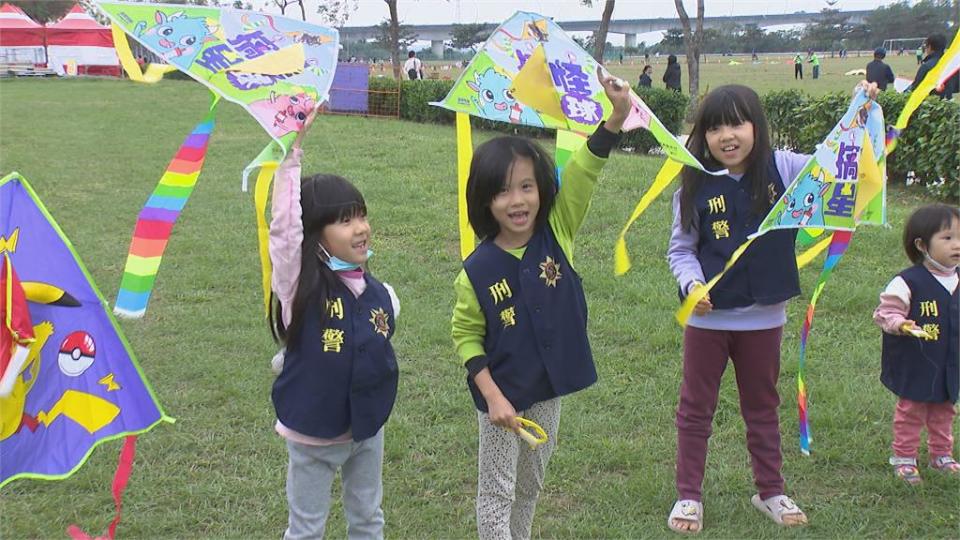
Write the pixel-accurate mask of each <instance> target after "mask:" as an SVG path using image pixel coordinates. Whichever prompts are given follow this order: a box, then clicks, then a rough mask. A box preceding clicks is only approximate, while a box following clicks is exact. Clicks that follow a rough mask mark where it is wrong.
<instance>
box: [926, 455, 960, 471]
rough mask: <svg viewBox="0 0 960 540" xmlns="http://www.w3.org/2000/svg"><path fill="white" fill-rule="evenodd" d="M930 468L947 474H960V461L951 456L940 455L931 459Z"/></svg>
mask: <svg viewBox="0 0 960 540" xmlns="http://www.w3.org/2000/svg"><path fill="white" fill-rule="evenodd" d="M930 468H931V469H934V470H937V471H940V472H943V473H947V474H954V475H958V474H960V463H957V462H956V460H954V459H953V458H952V457H950V456H939V457H937V458H934V459H931V460H930Z"/></svg>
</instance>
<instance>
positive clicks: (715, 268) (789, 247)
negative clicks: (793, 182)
mask: <svg viewBox="0 0 960 540" xmlns="http://www.w3.org/2000/svg"><path fill="white" fill-rule="evenodd" d="M767 185H768V190H769V193H770V201H771V203H772V202H775V201H776V200H778V199H779V198H780V196H782V195H783V192H784V188H783V181H782V180H781V178H780V173H779V171H777V164H776V161H775V160H774V158H773V156H772V155H771V157H770V164H769V166H768V167H767ZM749 189H750V186H748V185H746V184H745V183H744V182H738V181H736V180H734V179H733V178H730V177H729V176H720V177H710V178H709V179H708V180H707V181H706V182H704V183H703V185H702V186H701V187H700V191H699V192H698V193H697V195H696V197H695V199H694V202H695V204H696V210H697V219H698V223H699V226H700V240H699V244H698V245H697V249H698V254H697V259H698V260H699V261H700V267H701V268H702V269H703V277H704V278H706V280H707V281H710V279H711V278H713V276H715V275H717V274H719V273H720V271H721V270H723V266H724V265H725V264H726V263H727V261H728V260H729V259H730V256H731V255H733V252H734V251H736V249H737V248H738V247H740V245H741V244H743V243H744V242H746V241H747V236H749V235H750V234H753V233H755V232H757V227H758V226H759V225H760V222H761V221H763V218H764V217H765V216H764V215H759V216H758V215H756V214H755V213H754V212H753V203H752V202H751V200H750V191H749ZM796 239H797V231H796V229H784V230H773V231H770V232H768V233H766V234H764V235H763V236H761V237H759V238H757V239H756V240H754V242H753V244H751V245H750V247H749V248H747V251H746V252H744V254H743V255H742V256H741V257H740V260H739V261H737V264H735V265H733V267H732V268H730V270H728V271H727V273H726V274H725V275H724V276H723V278H722V279H721V280H720V281H719V282H717V284H716V285H714V287H713V289H712V290H711V291H710V301H711V303H713V307H714V308H716V309H730V308H736V307H744V306H749V305H752V304H764V305H768V304H776V303H778V302H783V301H784V300H787V299H789V298H793V297H794V296H797V295H798V294H800V275H799V272H798V271H797V264H796V255H795V254H794V245H795V243H796Z"/></svg>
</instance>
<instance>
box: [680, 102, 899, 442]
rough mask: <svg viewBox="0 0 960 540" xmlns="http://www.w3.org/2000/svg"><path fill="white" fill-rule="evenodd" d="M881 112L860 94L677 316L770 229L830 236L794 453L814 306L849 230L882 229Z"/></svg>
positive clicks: (805, 429) (805, 433) (805, 435)
mask: <svg viewBox="0 0 960 540" xmlns="http://www.w3.org/2000/svg"><path fill="white" fill-rule="evenodd" d="M883 126H884V122H883V110H882V109H881V108H880V106H879V105H878V104H877V103H876V102H875V101H873V100H871V99H869V98H868V97H867V94H866V92H865V91H864V90H862V89H860V90H858V91H857V94H856V95H855V96H854V98H853V100H852V101H851V103H850V106H849V108H848V109H847V112H846V113H845V114H844V115H843V117H842V118H841V119H840V121H839V122H838V123H837V125H836V126H835V127H834V128H833V130H832V131H831V132H830V134H829V135H827V138H826V139H825V140H824V141H823V142H822V143H821V144H820V145H818V146H817V151H816V152H815V153H814V155H813V156H811V157H810V159H809V160H808V161H807V163H806V165H805V166H804V168H803V169H802V170H801V172H800V173H799V174H798V175H797V177H796V178H795V179H794V180H793V182H792V183H791V184H790V186H789V187H788V188H787V190H786V191H785V192H784V194H783V196H781V197H780V199H779V200H778V201H777V202H776V203H775V204H774V206H773V208H771V209H770V212H769V213H768V214H767V216H766V217H765V218H764V220H763V221H762V222H761V223H760V226H759V227H758V229H757V232H756V233H754V234H753V235H751V236H750V237H749V239H748V240H747V241H746V242H744V243H743V244H742V245H741V246H740V247H738V248H737V250H736V251H735V252H734V253H733V255H732V256H731V257H730V260H729V261H727V264H726V265H725V267H724V269H723V271H721V272H720V273H719V274H717V275H716V276H714V277H713V278H712V279H711V280H710V282H709V283H707V284H706V286H704V287H699V288H696V289H694V290H692V291H691V292H690V294H689V295H687V297H686V299H684V302H683V305H682V306H681V307H680V310H679V311H678V312H677V322H679V323H680V324H681V325H685V324H686V322H687V319H688V318H689V317H690V314H691V313H692V312H693V308H694V306H696V304H697V302H699V301H700V300H701V299H702V298H703V297H704V296H706V295H707V293H709V291H710V289H711V288H712V287H713V286H714V285H716V283H717V282H719V281H720V279H722V278H723V276H724V274H725V273H726V272H727V270H729V269H730V268H731V267H732V266H733V265H734V264H736V262H737V260H738V259H739V258H740V256H741V255H743V253H744V252H745V251H746V250H747V249H748V248H749V247H750V245H751V244H752V243H753V241H754V240H755V239H756V238H758V237H760V236H762V235H763V234H765V233H767V232H769V231H771V230H775V229H799V230H811V229H812V230H814V231H817V232H819V231H834V232H833V234H832V236H830V237H829V238H827V239H826V240H824V241H822V242H821V243H822V244H829V251H828V255H827V259H826V261H825V262H824V266H823V270H822V271H821V273H820V277H819V278H818V279H817V285H816V287H815V289H814V293H813V295H812V297H811V299H810V303H809V304H808V306H807V312H806V317H805V318H804V323H803V329H802V330H801V335H800V363H799V369H798V373H797V385H798V398H797V403H798V408H799V412H800V449H801V451H802V452H803V453H804V454H809V453H810V442H811V438H810V423H809V420H808V418H807V389H806V383H805V379H804V366H805V363H806V349H807V338H808V336H809V333H810V328H811V327H812V325H813V315H814V311H815V310H816V305H817V300H818V299H819V298H820V293H821V292H822V291H823V287H824V285H825V284H826V282H827V279H829V277H830V274H831V273H832V272H833V269H834V268H835V267H836V265H837V263H838V262H839V261H840V258H841V257H842V256H843V253H844V252H845V251H846V249H847V247H848V246H849V244H850V239H851V237H852V235H853V232H854V230H855V229H856V227H857V226H858V225H861V224H872V225H882V224H884V223H886V178H887V175H886V151H885V141H884V128H883Z"/></svg>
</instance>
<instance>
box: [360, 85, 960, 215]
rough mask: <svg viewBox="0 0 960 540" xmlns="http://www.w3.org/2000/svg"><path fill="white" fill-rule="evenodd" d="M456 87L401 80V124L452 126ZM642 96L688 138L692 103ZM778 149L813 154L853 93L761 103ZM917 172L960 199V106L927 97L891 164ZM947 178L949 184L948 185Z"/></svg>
mask: <svg viewBox="0 0 960 540" xmlns="http://www.w3.org/2000/svg"><path fill="white" fill-rule="evenodd" d="M453 83H454V81H449V80H424V81H401V88H400V96H399V97H400V104H399V112H400V118H402V119H404V120H411V121H414V122H431V123H438V124H452V123H453V122H454V118H455V116H454V113H453V112H451V111H449V110H447V109H443V108H440V107H434V106H432V105H430V104H429V103H430V102H431V101H440V100H442V99H443V98H444V96H446V95H447V93H448V92H449V91H450V88H451V87H452V86H453ZM396 85H397V83H396V82H395V81H394V80H393V79H390V78H384V77H373V78H371V79H370V90H374V91H376V90H381V91H393V92H394V93H377V92H371V93H370V100H369V106H370V110H371V111H388V112H390V113H393V114H395V113H396V111H397V94H396V93H395V92H396V88H397V86H396ZM634 90H635V91H636V92H637V94H638V95H640V97H641V98H642V99H643V100H644V102H646V103H647V105H648V106H649V107H650V109H651V110H652V111H653V112H654V114H656V115H657V117H658V118H660V120H661V121H662V122H663V124H664V125H665V126H666V128H667V129H669V130H670V131H671V132H673V133H680V132H681V129H682V127H683V118H684V114H685V112H686V107H687V99H688V98H687V97H686V96H683V95H681V94H678V93H675V92H672V91H668V90H663V89H658V88H641V87H636V88H634ZM761 99H762V101H763V105H764V110H765V111H766V113H767V120H768V122H769V123H770V132H771V134H772V136H773V141H772V142H773V144H774V146H775V147H778V148H788V149H792V150H794V151H797V152H802V153H807V154H810V153H813V151H814V150H815V148H816V145H817V143H819V142H820V141H822V140H823V137H824V136H825V135H826V134H827V133H829V131H830V130H831V129H832V128H833V126H834V125H836V123H837V120H838V119H839V118H840V117H841V116H842V115H843V113H844V112H845V111H846V109H847V106H848V105H849V103H850V94H849V93H842V92H838V93H832V94H826V95H824V96H820V97H812V96H809V95H807V94H805V93H803V92H801V91H799V90H793V89H791V90H774V91H772V92H769V93H767V94H765V95H763V96H762V97H761ZM906 100H907V96H906V95H904V94H897V93H895V92H882V93H881V94H880V97H879V98H878V100H877V101H878V102H879V103H880V106H881V107H882V108H883V111H884V117H885V119H886V121H887V123H888V124H892V123H893V122H894V121H895V120H896V118H897V116H898V115H899V114H900V111H901V110H902V109H903V106H904V104H905V103H906ZM472 125H473V126H475V127H478V128H482V129H489V130H494V131H502V132H509V133H515V134H520V135H526V136H530V137H538V136H543V135H544V133H545V131H544V130H542V129H537V128H530V127H523V126H513V125H510V124H505V123H502V122H491V121H489V120H481V119H477V118H474V119H472ZM621 146H623V147H632V148H633V149H634V151H636V152H642V153H646V152H647V151H649V150H650V149H651V148H654V147H656V146H657V144H656V141H655V140H654V138H653V136H652V135H650V133H649V132H647V131H646V130H642V129H637V130H633V131H631V132H628V133H627V134H626V135H625V136H624V137H623V140H622V142H621ZM909 171H913V172H914V174H915V176H916V178H917V180H918V181H920V182H923V183H925V184H927V185H928V187H930V189H931V191H932V192H933V193H934V194H936V195H938V196H940V197H942V198H946V199H952V200H956V199H957V198H958V197H960V103H958V102H956V101H944V100H941V99H938V98H936V97H930V98H927V99H926V100H925V101H924V102H923V104H922V105H921V106H920V107H919V108H918V109H917V111H916V112H915V113H914V114H913V117H912V118H911V120H910V124H909V126H908V127H907V129H906V130H904V132H903V133H902V134H901V135H900V138H899V140H898V145H897V150H896V152H894V153H893V154H892V155H891V156H889V157H888V159H887V173H888V175H889V177H890V178H893V179H897V180H902V179H904V178H905V177H906V176H907V173H908V172H909ZM941 178H942V179H944V182H943V183H941V182H940V179H941Z"/></svg>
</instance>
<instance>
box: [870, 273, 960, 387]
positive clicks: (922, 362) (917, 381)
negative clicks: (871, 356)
mask: <svg viewBox="0 0 960 540" xmlns="http://www.w3.org/2000/svg"><path fill="white" fill-rule="evenodd" d="M900 277H902V278H903V280H904V281H906V282H907V286H909V287H910V313H909V315H907V318H908V319H910V320H912V321H914V322H915V323H917V326H919V327H921V328H924V329H925V330H927V333H929V334H934V335H935V336H936V337H937V339H936V340H933V341H927V340H923V339H920V338H916V337H913V336H899V335H896V336H895V335H893V334H888V333H886V332H884V333H883V360H882V369H881V372H880V381H881V382H883V385H884V386H886V387H887V388H889V389H890V391H891V392H893V393H894V394H896V395H898V396H900V397H902V398H906V399H910V400H913V401H925V402H928V403H943V402H946V401H950V402H952V403H956V402H957V387H958V383H960V380H958V379H960V364H958V361H960V352H958V350H957V346H958V345H957V343H958V341H960V331H958V328H960V321H958V318H960V313H958V312H960V305H958V304H957V298H958V291H957V290H955V291H953V294H950V293H948V292H947V290H946V289H945V288H944V287H943V285H941V284H940V282H939V281H937V278H935V277H933V275H932V274H931V273H930V271H929V270H927V269H926V268H924V267H923V266H921V265H917V266H912V267H910V268H907V269H906V270H904V271H903V272H900ZM957 289H958V290H960V287H957Z"/></svg>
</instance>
